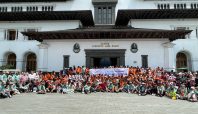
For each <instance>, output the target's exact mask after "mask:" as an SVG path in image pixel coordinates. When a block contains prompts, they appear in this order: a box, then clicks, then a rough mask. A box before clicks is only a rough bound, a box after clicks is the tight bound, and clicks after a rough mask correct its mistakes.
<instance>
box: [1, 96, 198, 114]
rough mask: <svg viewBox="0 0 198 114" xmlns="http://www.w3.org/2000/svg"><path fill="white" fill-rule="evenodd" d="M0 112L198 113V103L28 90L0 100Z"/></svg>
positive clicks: (59, 113) (154, 97) (150, 97)
mask: <svg viewBox="0 0 198 114" xmlns="http://www.w3.org/2000/svg"><path fill="white" fill-rule="evenodd" d="M0 114H198V103H192V102H188V101H182V100H171V99H169V98H167V97H162V98H161V97H156V96H150V95H147V96H138V95H136V94H126V93H92V94H89V95H86V94H80V93H75V94H64V95H62V94H58V93H48V94H45V95H41V94H36V93H26V94H20V95H15V96H14V97H13V98H10V99H0Z"/></svg>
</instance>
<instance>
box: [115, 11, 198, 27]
mask: <svg viewBox="0 0 198 114" xmlns="http://www.w3.org/2000/svg"><path fill="white" fill-rule="evenodd" d="M197 12H198V9H129V10H118V13H117V19H116V23H115V25H116V26H126V25H127V24H128V22H129V20H130V19H191V18H198V13H197Z"/></svg>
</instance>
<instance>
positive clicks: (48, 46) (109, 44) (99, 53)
mask: <svg viewBox="0 0 198 114" xmlns="http://www.w3.org/2000/svg"><path fill="white" fill-rule="evenodd" d="M197 11H198V0H38V1H37V0H15V2H13V1H12V0H5V1H3V0H2V1H1V2H0V66H2V65H8V64H10V65H12V66H13V67H14V68H17V69H21V70H23V71H30V70H41V71H49V72H51V71H60V70H62V69H64V68H66V67H72V66H87V67H90V68H92V67H105V66H110V65H112V66H139V67H152V68H156V67H158V66H160V67H164V68H165V69H166V70H169V71H171V70H174V71H179V70H185V71H198V53H197V52H198V14H197V13H194V12H197Z"/></svg>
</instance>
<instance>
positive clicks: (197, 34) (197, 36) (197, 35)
mask: <svg viewBox="0 0 198 114" xmlns="http://www.w3.org/2000/svg"><path fill="white" fill-rule="evenodd" d="M197 29H198V27H196V29H195V32H196V38H198V30H197Z"/></svg>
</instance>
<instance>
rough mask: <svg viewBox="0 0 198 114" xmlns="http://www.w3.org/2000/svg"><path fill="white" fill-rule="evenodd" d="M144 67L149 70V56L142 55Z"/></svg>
mask: <svg viewBox="0 0 198 114" xmlns="http://www.w3.org/2000/svg"><path fill="white" fill-rule="evenodd" d="M142 67H143V68H148V55H142Z"/></svg>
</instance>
